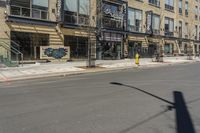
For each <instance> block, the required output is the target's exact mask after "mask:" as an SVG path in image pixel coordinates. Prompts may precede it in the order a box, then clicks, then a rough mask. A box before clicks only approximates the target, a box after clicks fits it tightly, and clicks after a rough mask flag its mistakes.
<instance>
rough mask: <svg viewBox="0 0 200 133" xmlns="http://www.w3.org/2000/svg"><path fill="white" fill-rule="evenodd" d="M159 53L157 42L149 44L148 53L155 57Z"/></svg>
mask: <svg viewBox="0 0 200 133" xmlns="http://www.w3.org/2000/svg"><path fill="white" fill-rule="evenodd" d="M156 53H157V45H156V44H149V46H148V55H149V56H150V57H153V56H154V55H155V54H156Z"/></svg>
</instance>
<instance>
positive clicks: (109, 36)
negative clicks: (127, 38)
mask: <svg viewBox="0 0 200 133" xmlns="http://www.w3.org/2000/svg"><path fill="white" fill-rule="evenodd" d="M122 39H123V36H122V35H121V34H116V33H110V32H106V33H104V41H114V42H121V41H122Z"/></svg>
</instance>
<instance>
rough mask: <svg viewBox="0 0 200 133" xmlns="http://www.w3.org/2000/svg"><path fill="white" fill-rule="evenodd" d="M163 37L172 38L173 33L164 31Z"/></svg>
mask: <svg viewBox="0 0 200 133" xmlns="http://www.w3.org/2000/svg"><path fill="white" fill-rule="evenodd" d="M165 36H169V37H173V36H174V32H171V31H165Z"/></svg>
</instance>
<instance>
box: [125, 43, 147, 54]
mask: <svg viewBox="0 0 200 133" xmlns="http://www.w3.org/2000/svg"><path fill="white" fill-rule="evenodd" d="M142 49H143V48H142V42H138V41H129V42H128V58H134V57H135V55H136V54H137V53H139V54H140V56H143V55H144V51H143V50H142Z"/></svg>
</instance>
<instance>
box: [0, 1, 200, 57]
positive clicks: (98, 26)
mask: <svg viewBox="0 0 200 133" xmlns="http://www.w3.org/2000/svg"><path fill="white" fill-rule="evenodd" d="M199 14H200V1H199V0H193V1H190V0H73V1H72V0H42V1H41V0H0V29H1V30H0V39H1V41H2V40H3V41H4V42H5V43H6V44H8V45H10V49H11V48H13V49H15V48H16V47H17V46H18V47H19V48H18V50H19V51H20V52H21V53H23V56H24V59H25V60H42V59H61V58H64V57H65V59H87V58H88V53H91V56H92V57H93V58H95V59H123V58H133V57H134V56H135V54H136V53H137V52H138V53H139V54H140V55H141V57H152V56H154V55H155V54H156V53H161V54H162V55H165V56H174V55H187V54H198V53H199V51H200V46H199V45H200V15H199ZM3 48H4V49H6V48H5V46H4V47H3V44H1V48H0V50H1V51H0V52H1V54H0V55H4V56H5V55H7V56H8V55H9V56H11V57H12V54H8V52H7V51H6V50H4V49H3ZM61 48H62V49H61ZM8 49H9V48H7V50H8ZM16 49H17V48H16Z"/></svg>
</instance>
